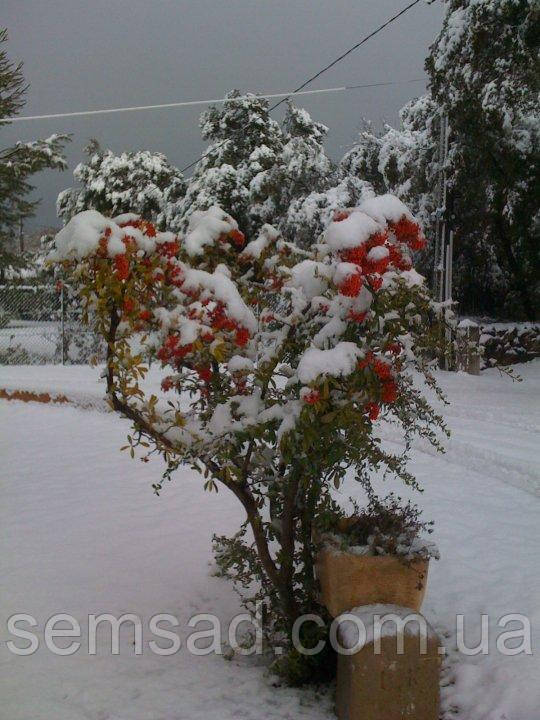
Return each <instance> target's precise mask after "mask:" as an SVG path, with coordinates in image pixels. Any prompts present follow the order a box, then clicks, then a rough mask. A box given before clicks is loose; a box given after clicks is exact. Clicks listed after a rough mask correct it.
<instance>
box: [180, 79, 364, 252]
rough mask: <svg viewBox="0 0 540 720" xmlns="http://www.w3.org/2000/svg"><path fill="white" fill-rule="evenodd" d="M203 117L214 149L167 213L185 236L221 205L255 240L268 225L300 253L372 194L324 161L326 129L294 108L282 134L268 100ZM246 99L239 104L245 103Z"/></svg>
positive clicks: (235, 93) (212, 110) (236, 103)
mask: <svg viewBox="0 0 540 720" xmlns="http://www.w3.org/2000/svg"><path fill="white" fill-rule="evenodd" d="M227 97H230V98H235V97H238V98H239V99H238V100H237V101H234V102H229V103H226V104H225V105H224V106H223V107H213V108H210V109H209V110H208V111H207V112H205V113H203V115H202V116H201V128H202V134H203V137H204V138H205V139H206V140H210V141H211V145H210V147H209V148H208V149H207V150H206V152H205V154H204V157H203V159H202V160H201V161H200V163H199V164H198V166H197V169H196V171H195V173H194V175H193V177H192V178H191V180H190V181H189V184H188V190H187V193H186V195H185V197H184V198H182V199H181V200H180V201H179V202H178V203H176V204H175V205H169V207H168V211H167V212H168V214H167V227H172V228H174V229H175V230H184V229H185V228H186V227H187V225H188V223H189V218H190V216H191V214H192V213H193V212H194V211H198V210H206V209H208V208H210V207H212V206H213V205H219V206H220V207H223V208H225V209H226V210H227V212H229V213H231V214H233V215H234V216H235V217H236V218H237V219H238V223H239V225H240V227H241V228H242V230H244V231H245V232H247V233H248V235H249V236H254V235H256V233H257V232H258V231H259V230H260V228H261V227H262V226H263V225H264V224H265V223H270V224H272V225H273V226H274V227H276V228H278V229H279V231H280V232H281V234H282V235H283V236H284V237H285V238H287V239H288V240H291V241H292V240H294V242H296V243H297V244H300V245H302V246H306V247H307V246H309V245H310V244H312V243H313V242H316V241H317V239H318V237H319V236H320V234H321V232H322V231H323V229H324V228H325V227H326V226H327V225H328V223H329V222H330V220H331V219H332V215H333V213H334V211H335V210H337V209H338V208H343V207H349V206H353V205H356V204H358V202H360V201H361V200H363V199H365V198H366V197H369V196H371V195H372V194H373V192H372V190H371V188H370V187H369V186H368V185H367V184H366V183H364V182H363V181H362V180H359V179H357V178H355V177H345V174H344V173H343V172H342V171H340V170H339V169H338V168H336V167H334V166H333V164H332V162H331V160H330V159H329V158H328V156H327V155H326V153H325V150H324V140H325V138H326V134H327V132H328V128H327V127H325V126H324V125H323V124H322V123H319V122H316V121H315V120H313V119H312V118H311V116H310V115H309V113H308V112H307V111H306V110H304V109H301V108H296V107H294V106H293V105H292V104H290V103H289V104H288V106H287V111H286V114H285V118H284V120H283V123H282V125H281V126H280V125H279V124H278V123H277V122H276V121H274V120H273V119H272V118H271V117H270V116H269V114H268V104H267V102H266V100H264V99H262V98H259V97H257V96H255V95H250V96H248V97H247V98H246V96H241V95H240V93H239V91H238V90H234V91H232V92H231V93H229V95H228V96H227ZM240 98H241V99H240Z"/></svg>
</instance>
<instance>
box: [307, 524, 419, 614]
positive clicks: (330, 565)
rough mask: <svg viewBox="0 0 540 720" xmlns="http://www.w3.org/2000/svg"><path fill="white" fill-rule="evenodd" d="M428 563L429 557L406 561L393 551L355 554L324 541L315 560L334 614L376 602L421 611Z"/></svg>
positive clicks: (323, 593)
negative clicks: (387, 553) (378, 553)
mask: <svg viewBox="0 0 540 720" xmlns="http://www.w3.org/2000/svg"><path fill="white" fill-rule="evenodd" d="M321 540H323V542H324V539H323V538H321ZM428 566H429V561H428V560H417V561H415V562H412V563H410V564H408V565H406V564H405V563H404V562H402V561H401V560H400V559H398V558H397V557H396V556H393V555H355V554H353V553H350V552H346V551H342V550H338V549H336V548H333V547H331V546H324V545H323V547H322V548H321V550H320V551H319V553H318V555H317V561H316V570H317V577H318V579H319V584H320V587H321V601H322V603H323V604H324V605H325V606H326V607H327V609H328V612H329V613H330V614H331V615H332V616H333V617H337V616H338V615H341V613H343V612H347V611H348V610H352V608H354V607H358V606H360V605H375V604H377V603H384V604H385V605H399V606H401V607H406V608H411V609H412V610H415V611H419V610H420V607H421V606H422V601H423V599H424V595H425V592H426V585H427V576H428Z"/></svg>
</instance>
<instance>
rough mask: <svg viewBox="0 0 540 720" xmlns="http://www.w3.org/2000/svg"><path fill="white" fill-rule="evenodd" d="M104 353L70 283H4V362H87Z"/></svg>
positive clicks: (0, 346) (0, 317) (0, 328)
mask: <svg viewBox="0 0 540 720" xmlns="http://www.w3.org/2000/svg"><path fill="white" fill-rule="evenodd" d="M100 355H101V347H100V343H99V340H98V338H97V337H96V336H95V335H94V334H93V333H92V332H90V331H88V330H87V329H86V328H85V327H84V326H83V325H82V323H81V321H80V304H79V303H78V301H77V298H76V297H75V296H74V295H73V293H72V292H71V291H70V289H69V288H68V287H66V286H65V285H63V284H60V283H59V284H58V285H0V365H44V364H46V363H62V364H68V363H69V364H72V363H87V362H89V361H90V360H91V359H93V358H94V357H96V358H98V359H99V356H100Z"/></svg>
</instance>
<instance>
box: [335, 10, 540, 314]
mask: <svg viewBox="0 0 540 720" xmlns="http://www.w3.org/2000/svg"><path fill="white" fill-rule="evenodd" d="M447 6H448V10H447V14H446V17H445V20H444V24H443V28H442V30H441V33H440V34H439V36H438V38H437V39H436V41H435V43H434V44H433V46H432V47H431V49H430V55H429V57H428V59H427V61H426V68H427V71H428V73H429V77H430V87H429V92H428V95H427V96H425V97H423V98H420V99H419V100H416V101H414V102H412V103H410V104H409V105H408V106H406V107H405V108H404V109H403V111H402V113H401V127H400V129H398V130H395V129H393V128H390V127H386V128H385V130H384V132H383V133H382V134H381V135H380V136H377V135H375V134H374V133H372V132H370V131H369V130H368V131H366V132H364V133H362V134H361V135H360V138H359V143H358V145H356V146H355V147H354V148H353V150H352V151H351V152H349V153H348V154H347V155H346V157H345V158H344V160H343V163H342V167H343V169H344V170H345V172H347V173H350V174H352V175H353V176H355V177H361V178H364V179H366V180H368V181H370V182H371V183H372V184H373V186H374V187H375V189H376V190H377V192H393V193H395V194H396V195H398V196H399V197H400V198H401V199H402V200H404V201H405V202H409V203H410V204H411V206H412V208H413V209H414V211H415V212H416V214H417V215H418V217H420V218H421V220H422V221H423V224H424V227H425V228H426V229H427V231H428V232H429V231H430V228H431V227H433V223H434V219H435V215H434V211H435V209H436V205H437V198H436V174H437V171H438V169H439V165H438V145H439V127H440V118H441V116H442V115H443V114H446V115H447V116H448V120H449V128H450V136H449V154H448V160H447V175H448V179H449V198H450V203H449V205H450V219H451V222H452V227H453V229H454V232H455V265H454V289H455V293H454V295H455V297H456V298H457V299H458V300H459V301H460V304H461V308H462V309H464V310H466V311H473V312H486V313H495V314H499V315H505V314H506V315H508V314H512V315H518V314H522V315H524V316H526V317H528V318H529V319H532V318H534V316H535V314H537V312H538V311H537V309H536V310H535V308H538V305H539V303H538V299H539V291H540V289H539V287H538V283H537V277H538V267H539V264H540V261H539V257H538V246H539V244H538V239H539V229H540V212H539V204H538V197H539V196H540V177H539V170H538V168H539V167H540V120H539V118H540V103H539V94H538V91H539V86H540V80H539V78H540V72H539V65H538V49H539V44H540V33H539V32H538V27H539V21H540V6H539V5H538V3H537V2H536V1H535V0H520V1H519V2H516V0H475V2H471V1H470V0H449V1H448V2H447ZM423 269H424V270H425V269H426V268H425V267H424V268H423Z"/></svg>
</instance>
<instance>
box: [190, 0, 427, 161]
mask: <svg viewBox="0 0 540 720" xmlns="http://www.w3.org/2000/svg"><path fill="white" fill-rule="evenodd" d="M419 2H421V0H413V2H411V3H409V4H408V5H406V6H405V7H404V8H403V9H402V10H400V11H399V12H398V13H396V15H393V16H392V17H391V18H389V19H388V20H387V21H386V22H384V23H383V24H382V25H379V27H378V28H375V30H373V31H372V32H370V33H369V34H368V35H366V36H365V37H363V38H362V39H361V40H360V41H359V42H357V43H356V45H353V46H352V47H351V48H349V49H348V50H346V51H345V52H344V53H342V54H341V55H340V56H339V57H337V58H336V59H335V60H332V62H331V63H328V65H326V66H325V67H323V68H322V69H321V70H319V71H318V72H317V73H315V75H312V76H311V77H310V78H309V79H308V80H306V81H305V82H303V83H302V84H301V85H299V86H298V87H297V88H295V89H294V90H293V91H292V93H290V94H289V95H287V96H286V97H284V98H283V99H282V100H280V101H279V102H277V103H276V104H275V105H272V107H271V108H269V109H268V112H272V110H275V109H276V108H277V107H279V106H280V105H281V104H283V103H284V102H285V101H286V100H287V99H288V98H289V97H292V96H293V94H296V93H299V92H300V91H301V90H303V89H304V88H305V87H306V85H309V83H311V82H313V81H314V80H316V79H317V78H319V77H320V76H321V75H322V74H323V73H325V72H326V71H327V70H330V68H333V67H334V66H335V65H337V64H338V63H339V62H341V61H342V60H343V59H344V58H346V57H347V55H350V54H351V53H352V52H354V51H355V50H357V49H358V48H359V47H360V46H361V45H363V44H364V43H366V42H367V41H368V40H371V38H372V37H374V36H375V35H377V34H378V33H380V32H381V31H382V30H384V28H386V27H388V25H390V24H391V23H393V22H394V21H395V20H397V19H398V18H400V17H401V16H402V15H404V14H405V13H406V12H408V11H409V10H410V9H411V8H413V7H414V6H415V5H418V3H419ZM224 142H225V141H223V142H222V143H220V145H223V143H224ZM215 147H219V145H217V146H215ZM207 155H208V153H203V154H202V155H201V156H200V157H199V158H197V160H194V161H193V162H191V163H190V164H189V165H186V166H185V167H183V168H182V169H181V172H183V173H184V172H186V170H190V169H191V168H192V167H193V166H194V165H197V163H199V162H200V161H201V160H204V158H205V157H206V156H207Z"/></svg>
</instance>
